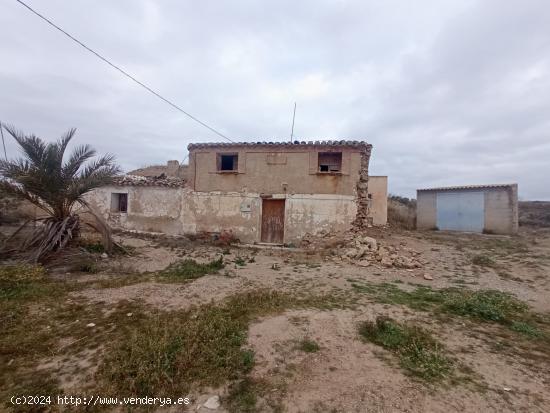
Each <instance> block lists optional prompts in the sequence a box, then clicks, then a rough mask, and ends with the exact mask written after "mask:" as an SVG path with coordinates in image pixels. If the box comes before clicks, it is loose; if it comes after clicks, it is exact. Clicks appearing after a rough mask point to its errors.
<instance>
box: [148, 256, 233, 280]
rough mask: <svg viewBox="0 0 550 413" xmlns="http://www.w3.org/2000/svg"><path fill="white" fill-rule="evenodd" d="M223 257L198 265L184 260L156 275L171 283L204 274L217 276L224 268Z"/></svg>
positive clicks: (190, 260) (193, 261) (192, 261)
mask: <svg viewBox="0 0 550 413" xmlns="http://www.w3.org/2000/svg"><path fill="white" fill-rule="evenodd" d="M224 266H225V265H224V263H223V257H220V258H218V259H217V260H213V261H210V262H208V263H206V264H199V263H197V262H196V261H195V260H192V259H186V260H180V261H177V262H175V263H173V264H170V265H169V266H168V267H167V268H166V269H164V270H162V271H160V272H159V273H158V274H159V275H160V276H161V277H162V278H165V279H168V280H171V281H177V280H192V279H195V278H200V277H202V276H204V275H206V274H217V273H218V271H219V270H221V269H222V268H223V267H224Z"/></svg>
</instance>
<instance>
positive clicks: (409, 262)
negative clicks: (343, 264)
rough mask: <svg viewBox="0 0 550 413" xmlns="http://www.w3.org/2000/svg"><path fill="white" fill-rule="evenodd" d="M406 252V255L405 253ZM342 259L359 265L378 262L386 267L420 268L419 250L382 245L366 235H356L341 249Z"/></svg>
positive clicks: (363, 265) (364, 265) (365, 265)
mask: <svg viewBox="0 0 550 413" xmlns="http://www.w3.org/2000/svg"><path fill="white" fill-rule="evenodd" d="M405 254H406V255H405ZM340 257H341V258H342V259H345V260H348V261H352V262H354V263H355V264H357V265H359V266H361V267H368V266H369V265H371V264H376V263H378V264H380V265H382V266H383V267H386V268H392V267H395V268H405V269H415V268H422V264H423V263H422V261H421V258H420V252H418V251H415V250H413V249H411V248H397V247H394V246H391V245H387V246H382V245H379V243H378V242H377V241H376V239H374V238H372V237H368V236H364V237H361V236H359V237H357V238H355V239H354V241H353V242H352V243H351V245H348V246H347V248H345V249H344V250H343V254H341V255H340Z"/></svg>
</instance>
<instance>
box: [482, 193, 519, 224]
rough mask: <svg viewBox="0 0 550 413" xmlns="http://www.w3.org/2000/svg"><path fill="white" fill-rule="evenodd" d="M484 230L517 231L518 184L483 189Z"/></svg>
mask: <svg viewBox="0 0 550 413" xmlns="http://www.w3.org/2000/svg"><path fill="white" fill-rule="evenodd" d="M485 231H486V232H490V233H495V234H516V233H517V232H518V186H517V185H511V186H510V187H508V188H491V189H488V190H486V191H485Z"/></svg>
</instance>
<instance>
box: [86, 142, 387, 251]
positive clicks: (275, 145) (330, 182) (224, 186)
mask: <svg viewBox="0 0 550 413" xmlns="http://www.w3.org/2000/svg"><path fill="white" fill-rule="evenodd" d="M371 148H372V147H371V145H369V144H367V143H366V142H358V141H323V142H298V141H295V142H292V143H291V142H270V143H265V142H261V143H260V142H258V143H254V142H246V143H230V144H226V143H197V144H191V145H189V147H188V149H189V167H188V169H187V176H186V179H185V181H183V180H181V179H177V178H165V177H161V178H150V177H132V176H126V177H123V178H121V179H120V180H119V181H118V182H117V184H116V185H114V186H109V187H104V188H101V189H99V190H97V191H95V192H94V193H93V194H92V195H91V197H90V198H91V199H90V202H91V204H92V205H93V206H94V208H95V209H96V210H98V211H99V212H100V213H101V214H102V215H103V216H104V217H105V218H106V219H107V220H108V221H109V222H110V223H111V225H113V226H115V227H119V228H124V229H130V230H139V231H150V232H164V233H169V234H186V233H201V232H208V233H220V232H222V231H231V232H233V234H234V235H235V236H236V237H237V238H239V239H240V240H241V241H243V242H265V243H275V244H283V243H296V242H299V240H300V239H301V238H302V237H303V236H304V235H305V234H306V233H311V234H315V233H319V232H321V231H344V230H347V229H350V228H351V227H352V226H354V225H355V226H363V227H364V226H368V225H371V224H374V225H377V224H378V225H381V224H385V223H386V198H387V178H386V177H369V174H368V165H369V159H370V154H371Z"/></svg>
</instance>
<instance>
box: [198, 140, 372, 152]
mask: <svg viewBox="0 0 550 413" xmlns="http://www.w3.org/2000/svg"><path fill="white" fill-rule="evenodd" d="M315 146H317V147H323V146H325V147H341V148H354V149H367V148H371V147H372V145H370V144H369V143H367V142H365V141H353V140H323V141H319V140H317V141H292V142H288V141H287V142H284V141H280V142H265V141H263V142H260V141H258V142H231V143H229V142H204V143H190V144H189V145H188V146H187V149H188V150H189V151H192V150H194V149H205V148H224V149H226V148H241V147H246V148H258V147H262V148H265V147H269V148H296V149H299V148H302V147H308V148H309V147H315Z"/></svg>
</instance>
